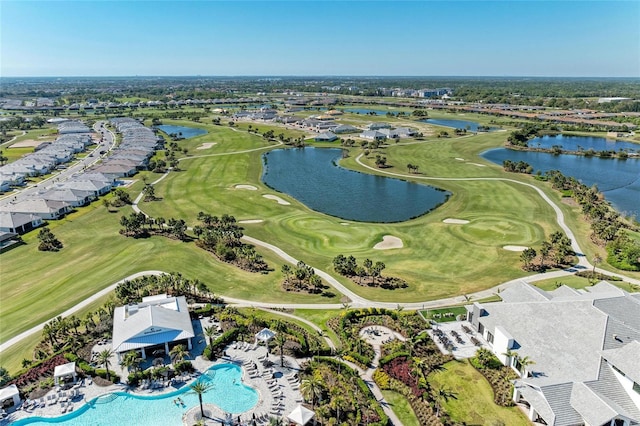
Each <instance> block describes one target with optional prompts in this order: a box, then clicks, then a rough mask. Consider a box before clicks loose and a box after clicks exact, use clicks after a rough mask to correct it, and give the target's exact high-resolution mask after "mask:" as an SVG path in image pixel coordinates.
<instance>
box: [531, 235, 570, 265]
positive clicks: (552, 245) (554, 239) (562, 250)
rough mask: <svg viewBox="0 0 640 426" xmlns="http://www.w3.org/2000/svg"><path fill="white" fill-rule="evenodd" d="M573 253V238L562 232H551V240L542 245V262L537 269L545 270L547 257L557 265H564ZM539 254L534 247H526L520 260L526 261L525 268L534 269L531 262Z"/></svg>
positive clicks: (540, 252)
mask: <svg viewBox="0 0 640 426" xmlns="http://www.w3.org/2000/svg"><path fill="white" fill-rule="evenodd" d="M572 253H573V249H572V248H571V239H569V237H567V236H566V235H564V234H563V233H562V232H560V231H556V232H554V233H553V234H551V236H550V238H549V241H543V242H542V246H541V247H540V251H539V254H540V264H539V265H536V266H535V269H537V270H541V271H544V270H545V269H546V267H547V265H546V264H545V261H546V260H547V259H551V260H553V261H554V262H555V264H556V265H562V264H564V262H565V259H566V257H567V256H568V255H570V254H572ZM537 255H538V252H537V251H536V250H535V249H534V248H532V247H528V248H526V249H525V250H524V251H523V252H522V253H521V254H520V260H522V262H523V263H524V269H526V270H530V269H534V265H533V264H532V263H531V262H532V261H533V260H534V259H535V258H536V256H537Z"/></svg>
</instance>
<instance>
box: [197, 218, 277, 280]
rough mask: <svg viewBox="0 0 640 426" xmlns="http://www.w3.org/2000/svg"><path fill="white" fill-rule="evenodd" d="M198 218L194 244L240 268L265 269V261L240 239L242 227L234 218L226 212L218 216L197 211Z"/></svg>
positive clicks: (266, 267) (258, 270) (257, 270)
mask: <svg viewBox="0 0 640 426" xmlns="http://www.w3.org/2000/svg"><path fill="white" fill-rule="evenodd" d="M198 220H199V221H201V222H202V225H196V226H194V227H193V232H194V234H195V235H196V237H198V241H197V242H196V244H197V245H198V246H200V247H202V248H204V249H205V250H207V251H211V252H212V253H215V255H216V256H217V257H218V258H219V259H221V260H223V261H225V262H229V263H233V264H235V265H237V266H239V267H240V268H242V269H245V270H248V271H251V272H260V271H266V270H267V269H268V265H267V263H266V262H265V261H264V259H263V258H262V256H261V255H260V254H259V253H258V252H257V251H256V249H255V247H254V246H252V245H250V244H244V243H243V242H242V241H241V238H242V237H243V235H244V234H243V233H242V228H241V227H240V226H239V225H238V223H237V221H236V218H235V217H233V216H230V215H227V214H224V215H222V217H220V218H218V217H217V216H212V215H210V214H208V213H204V212H200V213H198Z"/></svg>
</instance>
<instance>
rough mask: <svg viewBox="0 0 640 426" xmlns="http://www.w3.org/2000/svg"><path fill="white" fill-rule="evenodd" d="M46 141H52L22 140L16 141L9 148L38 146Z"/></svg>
mask: <svg viewBox="0 0 640 426" xmlns="http://www.w3.org/2000/svg"><path fill="white" fill-rule="evenodd" d="M45 142H51V140H48V141H44V140H42V141H36V140H33V139H27V140H24V141H21V142H16V143H14V144H13V145H11V146H10V147H9V148H32V147H36V146H38V145H40V144H43V143H45Z"/></svg>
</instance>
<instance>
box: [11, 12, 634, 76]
mask: <svg viewBox="0 0 640 426" xmlns="http://www.w3.org/2000/svg"><path fill="white" fill-rule="evenodd" d="M0 37H1V38H0V75H2V76H7V77H8V76H128V75H231V76H237V75H419V76H436V75H437V76H443V75H444V76H447V75H456V76H486V75H490V76H587V77H590V76H601V77H622V76H627V77H639V76H640V2H639V1H622V2H616V1H603V2H598V1H548V2H547V1H496V2H488V1H472V2H467V1H457V0H451V1H409V2H402V1H374V2H369V1H353V2H346V1H319V2H315V1H284V2H272V1H253V2H244V1H234V2H225V1H199V2H196V1H161V2H155V1H103V2H98V1H75V2H66V1H44V2H38V1H7V0H0Z"/></svg>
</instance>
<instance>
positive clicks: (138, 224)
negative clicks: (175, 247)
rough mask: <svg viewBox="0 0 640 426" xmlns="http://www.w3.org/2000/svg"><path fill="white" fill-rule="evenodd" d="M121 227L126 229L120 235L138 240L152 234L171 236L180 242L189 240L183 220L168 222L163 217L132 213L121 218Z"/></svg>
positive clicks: (170, 219)
mask: <svg viewBox="0 0 640 426" xmlns="http://www.w3.org/2000/svg"><path fill="white" fill-rule="evenodd" d="M120 225H121V226H122V227H123V228H124V229H122V230H121V231H120V233H121V234H123V235H126V236H128V237H134V238H137V237H141V236H146V235H149V234H150V233H160V234H169V235H171V236H173V237H175V238H177V239H179V240H180V241H185V240H187V223H186V222H185V221H184V220H183V219H175V218H169V220H168V221H167V220H166V219H165V218H163V217H157V218H152V217H150V216H146V215H145V214H144V213H142V212H139V213H136V212H132V213H131V214H129V216H122V217H121V218H120ZM154 225H155V227H154ZM165 225H166V226H165Z"/></svg>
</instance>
